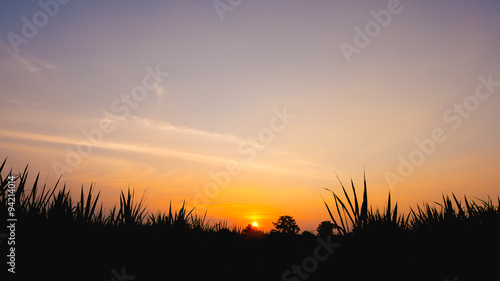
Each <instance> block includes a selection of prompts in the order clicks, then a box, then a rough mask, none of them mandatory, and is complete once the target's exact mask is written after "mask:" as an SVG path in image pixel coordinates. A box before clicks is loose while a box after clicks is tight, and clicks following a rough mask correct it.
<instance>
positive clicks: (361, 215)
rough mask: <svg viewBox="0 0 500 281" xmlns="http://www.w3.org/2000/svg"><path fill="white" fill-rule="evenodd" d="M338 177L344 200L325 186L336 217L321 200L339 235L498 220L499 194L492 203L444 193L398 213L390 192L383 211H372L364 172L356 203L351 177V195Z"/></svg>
mask: <svg viewBox="0 0 500 281" xmlns="http://www.w3.org/2000/svg"><path fill="white" fill-rule="evenodd" d="M337 179H338V180H339V182H340V186H341V188H342V192H343V194H344V199H341V198H340V197H339V195H338V194H337V193H335V192H334V191H333V190H330V189H326V190H328V191H329V192H331V193H332V195H333V199H334V203H335V210H336V211H337V212H336V216H334V215H333V213H332V211H331V208H330V206H329V205H328V203H327V202H326V201H325V200H324V199H323V203H324V204H325V206H326V209H327V211H328V214H329V215H330V218H331V220H332V222H333V224H334V226H335V228H336V229H337V231H338V234H341V235H345V234H349V233H351V232H353V231H361V230H366V229H368V228H374V227H383V228H384V230H411V231H421V230H429V229H435V228H436V227H442V226H443V225H445V224H446V226H447V227H449V226H450V225H453V224H461V225H462V226H464V225H465V226H466V227H469V228H471V227H474V226H478V225H483V226H484V225H487V224H495V223H500V197H498V199H497V204H496V206H495V204H494V203H493V201H492V200H491V198H489V197H488V199H487V200H482V199H477V201H479V203H478V202H477V201H474V200H470V199H467V197H466V196H465V195H464V202H463V203H462V202H461V201H460V200H458V199H457V198H456V196H455V194H453V193H452V197H453V200H451V198H450V197H449V196H445V195H443V197H442V200H443V201H442V203H439V202H434V205H430V204H428V203H424V204H423V206H422V207H421V206H420V205H417V206H416V210H415V209H413V208H411V207H410V212H409V213H408V214H407V215H406V216H405V215H404V214H399V213H398V204H397V203H396V204H395V205H394V207H392V205H391V194H390V192H389V195H388V199H387V207H386V208H385V210H383V211H379V209H378V208H377V209H376V210H375V211H374V210H373V209H372V208H371V207H370V209H369V210H368V207H367V206H368V195H367V186H366V176H365V175H364V177H363V183H364V190H363V197H362V198H363V199H362V201H361V202H358V196H357V194H356V188H355V187H354V183H353V181H352V179H351V189H352V195H351V196H352V197H351V196H350V195H349V194H348V192H347V191H346V188H345V187H344V185H343V183H342V181H341V180H340V178H339V177H338V176H337ZM359 206H361V208H360V207H359Z"/></svg>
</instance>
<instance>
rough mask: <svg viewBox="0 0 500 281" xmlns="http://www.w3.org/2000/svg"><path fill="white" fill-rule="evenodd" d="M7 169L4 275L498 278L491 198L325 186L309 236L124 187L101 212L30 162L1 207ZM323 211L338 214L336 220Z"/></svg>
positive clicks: (498, 226) (90, 197) (497, 229)
mask: <svg viewBox="0 0 500 281" xmlns="http://www.w3.org/2000/svg"><path fill="white" fill-rule="evenodd" d="M4 164H5V161H4ZM4 164H3V165H2V166H1V167H0V174H1V172H2V169H3V167H4ZM9 175H10V174H9ZM9 175H2V177H1V179H0V181H1V183H0V186H1V191H2V196H1V203H2V204H1V207H2V217H1V220H2V222H6V221H7V220H8V219H9V218H12V217H10V216H9V215H8V214H9V213H10V211H12V210H15V218H16V219H17V221H16V222H15V230H14V233H15V237H14V240H15V245H14V247H15V251H14V253H15V272H16V273H15V274H13V273H10V272H8V271H7V269H8V268H10V266H9V265H8V264H7V262H8V261H9V260H8V259H9V258H8V257H7V255H9V253H10V247H11V245H9V242H8V241H11V240H12V239H11V240H8V238H9V237H10V236H11V235H12V233H11V229H10V228H3V229H2V230H0V234H1V233H4V235H2V236H0V241H1V243H0V250H1V253H2V255H1V259H2V263H3V264H4V265H7V266H6V267H5V269H4V270H3V272H2V275H6V276H7V277H8V278H11V279H12V278H13V277H14V278H15V279H12V280H293V281H297V280H440V281H443V280H450V281H451V280H461V281H462V280H498V279H499V274H498V265H499V264H500V257H499V255H498V253H499V252H500V241H499V237H500V211H499V208H498V205H500V200H499V202H498V203H499V204H493V202H492V201H491V200H486V201H482V200H479V201H478V202H479V203H476V202H475V201H471V200H467V198H465V197H464V201H460V200H457V199H456V198H455V197H454V196H453V198H454V200H453V201H452V200H450V198H448V197H443V202H442V203H440V204H439V205H437V206H434V205H433V206H430V205H427V204H425V205H424V206H423V207H422V208H420V207H417V209H416V210H413V209H412V213H411V214H410V215H407V216H404V215H402V214H398V213H397V205H396V207H395V208H394V209H391V204H390V197H389V200H388V201H389V202H388V207H387V209H386V210H385V211H383V212H378V210H377V211H371V210H370V211H368V205H367V203H368V202H367V197H366V196H365V195H366V185H365V193H364V196H363V201H362V202H361V203H360V204H358V202H357V201H358V200H357V198H355V199H354V200H351V199H350V198H349V197H348V196H347V193H345V196H346V199H344V202H342V200H340V198H339V197H338V196H337V195H336V194H335V193H334V202H335V205H333V206H335V208H333V206H332V205H331V204H330V206H329V205H328V204H327V205H326V206H327V210H325V211H328V212H330V214H331V215H332V222H333V224H332V225H333V226H334V229H335V234H333V233H329V232H331V231H329V230H328V229H330V230H331V227H330V226H329V224H325V223H323V226H322V228H321V229H322V231H321V236H315V235H313V234H311V233H310V232H304V233H303V234H296V233H297V232H298V227H296V226H292V227H290V229H291V230H290V229H287V228H286V227H285V228H283V227H281V228H280V227H278V226H277V229H279V230H280V231H274V232H271V233H262V232H260V231H258V230H256V229H252V228H251V227H247V228H246V229H239V228H236V227H234V228H232V229H228V227H227V226H225V225H224V224H222V223H219V224H217V223H216V224H209V223H206V222H205V220H204V217H200V216H196V215H195V214H193V212H192V210H191V211H188V210H186V208H185V207H184V206H182V208H181V209H180V210H178V211H176V212H172V210H171V209H170V210H169V211H168V213H167V212H165V213H158V214H152V213H148V212H147V211H146V210H145V208H144V202H143V201H142V200H141V201H135V202H134V196H133V193H131V192H130V191H128V192H127V193H123V192H122V193H121V195H120V202H119V205H118V206H117V207H115V208H114V209H112V210H110V211H108V212H105V211H103V210H102V208H100V207H99V205H98V199H99V195H97V196H96V195H94V194H92V187H91V188H90V189H89V191H88V192H87V193H84V192H83V188H82V191H81V194H80V199H79V200H78V201H73V200H71V196H70V194H69V192H68V191H66V189H65V187H63V188H59V187H58V186H57V184H56V186H54V187H53V188H44V187H41V186H40V185H39V184H38V181H35V182H34V184H33V186H32V187H31V189H29V190H28V188H27V187H26V178H27V170H25V171H24V173H21V174H20V175H18V176H16V180H15V183H16V184H15V186H16V191H15V195H13V196H15V205H14V206H15V209H9V207H12V205H10V204H9V202H10V201H9V200H8V198H9V190H8V189H9V188H8V187H9V185H8V181H9V180H8V176H9ZM37 179H38V178H37ZM342 188H343V186H342ZM352 189H353V190H352V191H353V194H354V195H355V194H356V192H355V190H354V187H353V188H352ZM344 192H345V189H344ZM452 202H454V203H455V204H452ZM331 210H336V211H338V213H339V214H341V215H342V214H343V217H344V218H343V220H342V223H341V222H340V218H341V217H342V216H340V217H339V216H333V214H332V212H331ZM282 218H285V217H282ZM290 218H291V217H290ZM290 218H287V221H288V220H290ZM335 218H336V220H335ZM278 222H279V220H278ZM9 223H10V222H8V223H7V224H9ZM292 225H293V224H292ZM324 229H327V230H324ZM1 280H10V279H4V278H2V279H1Z"/></svg>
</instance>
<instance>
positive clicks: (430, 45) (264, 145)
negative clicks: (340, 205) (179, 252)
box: [0, 0, 500, 230]
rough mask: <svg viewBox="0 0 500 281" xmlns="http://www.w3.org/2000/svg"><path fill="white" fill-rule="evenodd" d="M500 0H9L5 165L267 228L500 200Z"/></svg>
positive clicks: (1, 137) (0, 16)
mask: <svg viewBox="0 0 500 281" xmlns="http://www.w3.org/2000/svg"><path fill="white" fill-rule="evenodd" d="M499 12H500V5H499V3H498V1H492V0H491V1H485V0H484V1H464V0H456V1H451V0H444V1H439V2H436V1H425V0H422V1H409V0H407V1H394V0H391V1H385V0H384V1H347V0H345V1H320V0H311V1H298V0H288V1H283V0H277V1H263V0H254V1H246V0H231V1H229V0H220V1H201V0H187V1H114V0H110V1H96V0H94V1H76V0H72V1H68V0H59V1H56V0H41V1H39V2H38V1H13V0H8V1H2V3H1V4H0V158H1V159H2V160H3V159H4V158H6V157H7V158H8V160H7V166H8V167H12V169H13V171H22V169H23V168H24V167H25V166H26V165H27V164H29V169H30V180H33V179H34V177H35V176H36V173H37V172H40V175H41V177H42V179H43V180H44V181H46V182H47V183H49V184H51V183H52V184H53V183H55V182H56V181H57V179H58V178H59V176H62V178H61V180H62V182H64V183H66V184H67V186H68V187H69V188H70V189H71V190H73V191H74V192H75V195H76V194H77V191H79V189H80V187H81V186H82V184H83V186H84V189H85V190H88V188H89V186H90V184H91V183H95V184H96V188H97V190H98V191H100V192H101V198H102V200H103V204H104V206H105V207H111V206H113V205H114V204H117V203H118V198H119V197H118V196H119V193H120V190H126V189H127V188H128V187H130V188H132V189H134V190H135V194H136V197H137V199H139V198H140V196H141V195H142V194H145V196H146V203H147V206H148V209H149V210H150V211H154V212H156V211H157V210H166V208H167V207H168V204H169V203H170V202H172V204H173V205H174V207H175V206H180V205H181V204H182V202H183V201H184V200H185V202H186V204H188V206H189V207H191V208H192V207H196V212H197V213H200V214H204V213H205V211H206V212H207V218H208V219H210V220H211V221H218V220H226V221H227V222H228V223H229V224H236V225H239V226H245V225H246V224H248V223H252V222H253V221H257V222H258V223H259V227H261V228H262V229H264V230H270V229H271V228H272V224H271V222H273V221H276V220H277V219H278V218H279V216H280V215H291V216H293V217H294V218H295V219H296V220H297V223H298V224H299V226H300V227H301V229H302V230H315V229H316V227H317V225H318V224H319V223H320V222H321V221H323V220H328V213H327V211H326V208H325V206H324V204H323V199H324V200H326V202H328V203H331V204H333V196H332V194H331V193H329V192H328V191H327V190H325V188H328V189H331V190H333V191H335V192H341V187H340V183H339V181H338V180H337V178H336V175H338V177H339V178H340V179H341V181H342V182H343V183H344V184H345V185H349V184H350V179H351V178H352V179H353V182H354V184H355V186H356V187H357V188H358V192H361V189H362V185H363V174H364V173H365V174H366V180H367V185H368V195H369V200H370V203H371V205H372V206H373V208H374V209H375V208H377V207H380V208H383V206H384V204H385V202H386V200H387V194H388V193H389V192H391V195H392V196H393V198H397V200H398V204H399V209H400V210H401V211H402V212H407V211H408V210H409V207H410V206H416V204H421V203H422V202H433V201H439V200H440V199H441V195H442V194H449V195H451V193H452V192H453V193H454V194H456V195H457V196H459V197H462V196H463V195H467V196H468V197H478V198H482V199H486V198H487V196H491V197H492V198H496V197H497V196H499V195H500V178H499V177H498V172H499V171H500V149H499V148H498V143H500V131H499V130H498V121H499V120H500V56H499V54H500V33H499V32H498V30H500V17H498V14H499Z"/></svg>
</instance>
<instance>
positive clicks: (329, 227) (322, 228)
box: [317, 221, 335, 237]
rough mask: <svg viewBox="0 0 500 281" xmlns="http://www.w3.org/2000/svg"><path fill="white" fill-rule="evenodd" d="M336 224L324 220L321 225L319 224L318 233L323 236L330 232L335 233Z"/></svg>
mask: <svg viewBox="0 0 500 281" xmlns="http://www.w3.org/2000/svg"><path fill="white" fill-rule="evenodd" d="M334 228H335V227H334V225H333V223H332V222H331V221H322V222H321V223H320V224H319V225H318V229H317V231H318V235H319V236H321V237H325V236H328V235H330V234H333V229H334Z"/></svg>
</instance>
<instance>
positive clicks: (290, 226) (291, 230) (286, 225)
mask: <svg viewBox="0 0 500 281" xmlns="http://www.w3.org/2000/svg"><path fill="white" fill-rule="evenodd" d="M273 225H274V228H276V230H277V231H279V232H281V233H286V234H297V233H298V232H299V231H300V228H299V226H298V225H297V223H296V222H295V219H294V218H293V217H292V216H280V218H279V219H278V221H277V222H273Z"/></svg>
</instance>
